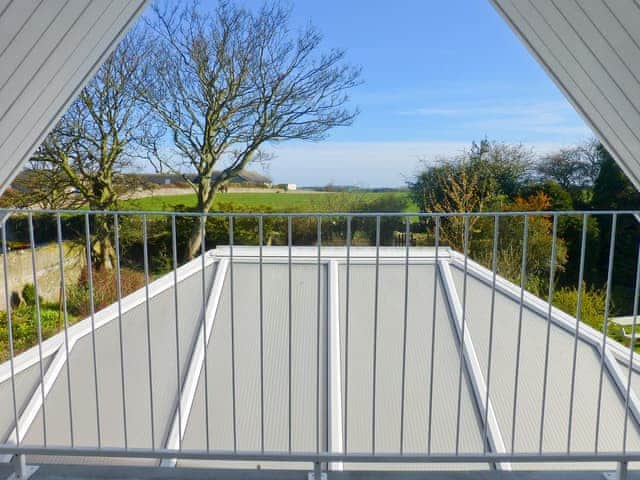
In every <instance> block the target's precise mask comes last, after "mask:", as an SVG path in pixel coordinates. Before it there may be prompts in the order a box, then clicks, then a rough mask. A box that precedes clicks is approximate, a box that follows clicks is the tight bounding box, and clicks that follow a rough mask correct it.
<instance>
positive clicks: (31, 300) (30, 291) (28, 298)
mask: <svg viewBox="0 0 640 480" xmlns="http://www.w3.org/2000/svg"><path fill="white" fill-rule="evenodd" d="M22 299H23V300H24V303H26V304H27V305H35V304H36V287H34V286H33V283H27V284H26V285H25V286H24V287H23V288H22ZM38 300H40V304H42V303H43V299H42V297H39V299H38Z"/></svg>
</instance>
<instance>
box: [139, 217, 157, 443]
mask: <svg viewBox="0 0 640 480" xmlns="http://www.w3.org/2000/svg"><path fill="white" fill-rule="evenodd" d="M142 255H143V256H144V261H143V262H144V300H145V314H146V327H147V368H148V369H149V417H150V418H149V421H150V422H151V450H155V449H156V433H155V418H154V415H155V413H154V412H155V408H154V404H153V362H152V356H151V306H150V304H149V234H148V231H147V216H146V215H143V216H142Z"/></svg>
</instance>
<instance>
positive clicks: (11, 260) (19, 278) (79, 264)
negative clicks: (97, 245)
mask: <svg viewBox="0 0 640 480" xmlns="http://www.w3.org/2000/svg"><path fill="white" fill-rule="evenodd" d="M62 251H63V258H64V262H63V264H64V276H65V279H66V283H67V285H68V284H70V283H75V282H76V281H77V280H78V277H79V276H80V273H81V272H82V269H83V267H84V266H85V264H86V257H85V251H84V248H82V247H81V246H79V245H78V244H74V243H72V242H63V244H62ZM1 257H2V254H1V253H0V259H1ZM7 263H8V269H7V271H8V281H9V292H10V297H11V296H13V298H15V297H16V295H18V296H19V295H21V293H22V289H23V288H24V286H25V285H27V284H29V283H31V284H32V283H33V268H32V264H31V250H30V249H24V250H15V251H11V252H9V253H8V254H7ZM36 271H37V279H38V294H39V295H40V296H41V297H43V298H44V299H45V300H46V301H51V302H57V301H59V299H60V262H59V253H58V244H57V243H49V244H47V245H43V246H40V247H37V248H36ZM5 305H6V303H5V283H4V261H0V310H5V309H6V306H5Z"/></svg>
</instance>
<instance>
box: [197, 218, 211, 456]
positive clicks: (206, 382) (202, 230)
mask: <svg viewBox="0 0 640 480" xmlns="http://www.w3.org/2000/svg"><path fill="white" fill-rule="evenodd" d="M206 221H207V217H206V215H204V214H203V215H202V216H201V217H200V235H201V237H202V241H201V242H200V261H201V265H200V267H201V268H202V275H201V280H202V347H203V349H204V361H203V367H204V425H205V437H206V442H207V452H209V451H210V450H211V439H210V436H209V365H208V352H207V350H208V348H207V347H208V342H207V293H206V292H207V277H206V267H207V265H206V261H205V255H206V253H207V246H206V238H207V228H206ZM213 320H214V319H213V318H212V319H211V322H213ZM211 328H213V326H212V327H211Z"/></svg>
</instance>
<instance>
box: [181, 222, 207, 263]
mask: <svg viewBox="0 0 640 480" xmlns="http://www.w3.org/2000/svg"><path fill="white" fill-rule="evenodd" d="M194 220H195V221H194V223H193V227H192V228H191V234H190V235H189V243H188V244H187V252H186V255H185V257H186V259H187V261H188V260H193V259H194V258H195V257H196V256H197V255H198V253H199V252H200V245H202V225H201V223H200V218H198V217H195V218H194ZM205 225H206V220H205Z"/></svg>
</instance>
